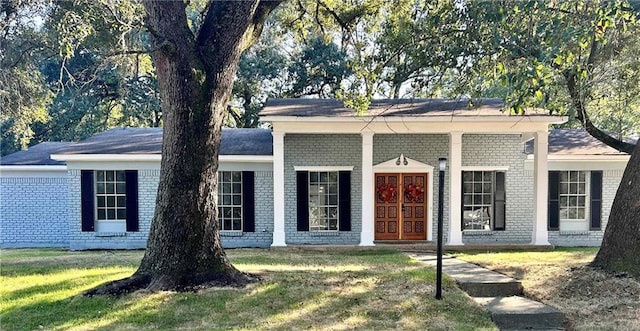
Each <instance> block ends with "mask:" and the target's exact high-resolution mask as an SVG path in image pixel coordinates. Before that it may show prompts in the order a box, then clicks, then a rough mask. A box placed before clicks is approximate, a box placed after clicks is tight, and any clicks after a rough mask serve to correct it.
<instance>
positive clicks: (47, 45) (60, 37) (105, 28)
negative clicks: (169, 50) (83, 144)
mask: <svg viewBox="0 0 640 331" xmlns="http://www.w3.org/2000/svg"><path fill="white" fill-rule="evenodd" d="M12 4H13V5H14V7H12V8H15V9H12V10H5V9H6V8H7V7H2V9H3V10H4V11H3V12H2V13H3V15H5V18H6V19H7V22H8V23H7V24H6V25H4V26H2V28H3V29H4V34H3V40H2V42H1V43H0V45H1V46H0V47H2V52H0V64H1V66H0V98H1V102H0V104H1V105H0V107H2V108H1V109H0V124H1V125H2V127H3V129H4V130H3V137H2V154H3V155H4V154H7V153H10V152H13V151H15V150H17V149H21V148H26V147H27V146H28V145H33V144H35V143H38V142H40V141H47V140H77V139H82V138H86V137H87V136H90V135H92V134H94V133H96V132H100V131H102V130H104V129H107V128H111V127H114V126H123V125H127V126H158V125H160V124H161V117H160V110H159V102H158V99H159V98H158V95H157V92H156V91H157V87H156V81H155V74H154V68H153V64H152V62H151V58H150V56H149V55H147V54H144V53H145V49H146V48H147V44H148V43H147V42H146V36H145V34H144V32H143V31H142V18H143V17H144V15H143V12H142V7H141V4H139V3H137V2H131V1H128V0H121V1H109V0H101V1H97V2H86V1H60V2H53V3H50V2H48V1H42V2H41V1H26V2H15V3H12ZM138 51H142V53H140V52H138Z"/></svg>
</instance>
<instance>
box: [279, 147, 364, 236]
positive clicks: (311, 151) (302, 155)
mask: <svg viewBox="0 0 640 331" xmlns="http://www.w3.org/2000/svg"><path fill="white" fill-rule="evenodd" d="M361 163H362V138H361V137H360V135H357V134H334V135H330V134H322V135H319V134H287V135H286V136H285V137H284V187H285V188H284V191H285V202H284V203H285V207H284V208H285V224H284V226H285V240H286V243H287V244H353V245H355V244H358V243H360V232H361V225H362V223H361V221H362V205H361V202H360V201H361V199H362V194H361V188H362V167H361ZM294 166H353V172H352V173H351V231H338V232H310V231H298V230H297V205H296V173H295V170H294V168H293V167H294ZM271 206H273V202H272V203H271Z"/></svg>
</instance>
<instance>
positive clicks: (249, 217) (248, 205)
mask: <svg viewBox="0 0 640 331" xmlns="http://www.w3.org/2000/svg"><path fill="white" fill-rule="evenodd" d="M255 219H256V216H255V188H254V173H253V171H243V172H242V231H243V232H255V231H256V222H255Z"/></svg>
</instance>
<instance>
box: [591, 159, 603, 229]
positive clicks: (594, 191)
mask: <svg viewBox="0 0 640 331" xmlns="http://www.w3.org/2000/svg"><path fill="white" fill-rule="evenodd" d="M590 186H591V187H590V189H591V192H590V195H591V226H590V228H591V230H592V231H595V230H600V228H601V224H602V223H601V222H602V171H592V172H591V185H590Z"/></svg>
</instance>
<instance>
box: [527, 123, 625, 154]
mask: <svg viewBox="0 0 640 331" xmlns="http://www.w3.org/2000/svg"><path fill="white" fill-rule="evenodd" d="M526 151H527V153H528V154H533V141H528V142H527V146H526ZM549 154H560V155H626V154H625V153H623V152H619V151H618V150H616V149H614V148H611V147H609V146H607V145H606V144H604V143H603V142H601V141H600V140H598V139H596V138H594V137H593V136H591V135H590V134H589V133H588V132H587V131H585V130H584V129H554V130H551V131H549Z"/></svg>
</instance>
